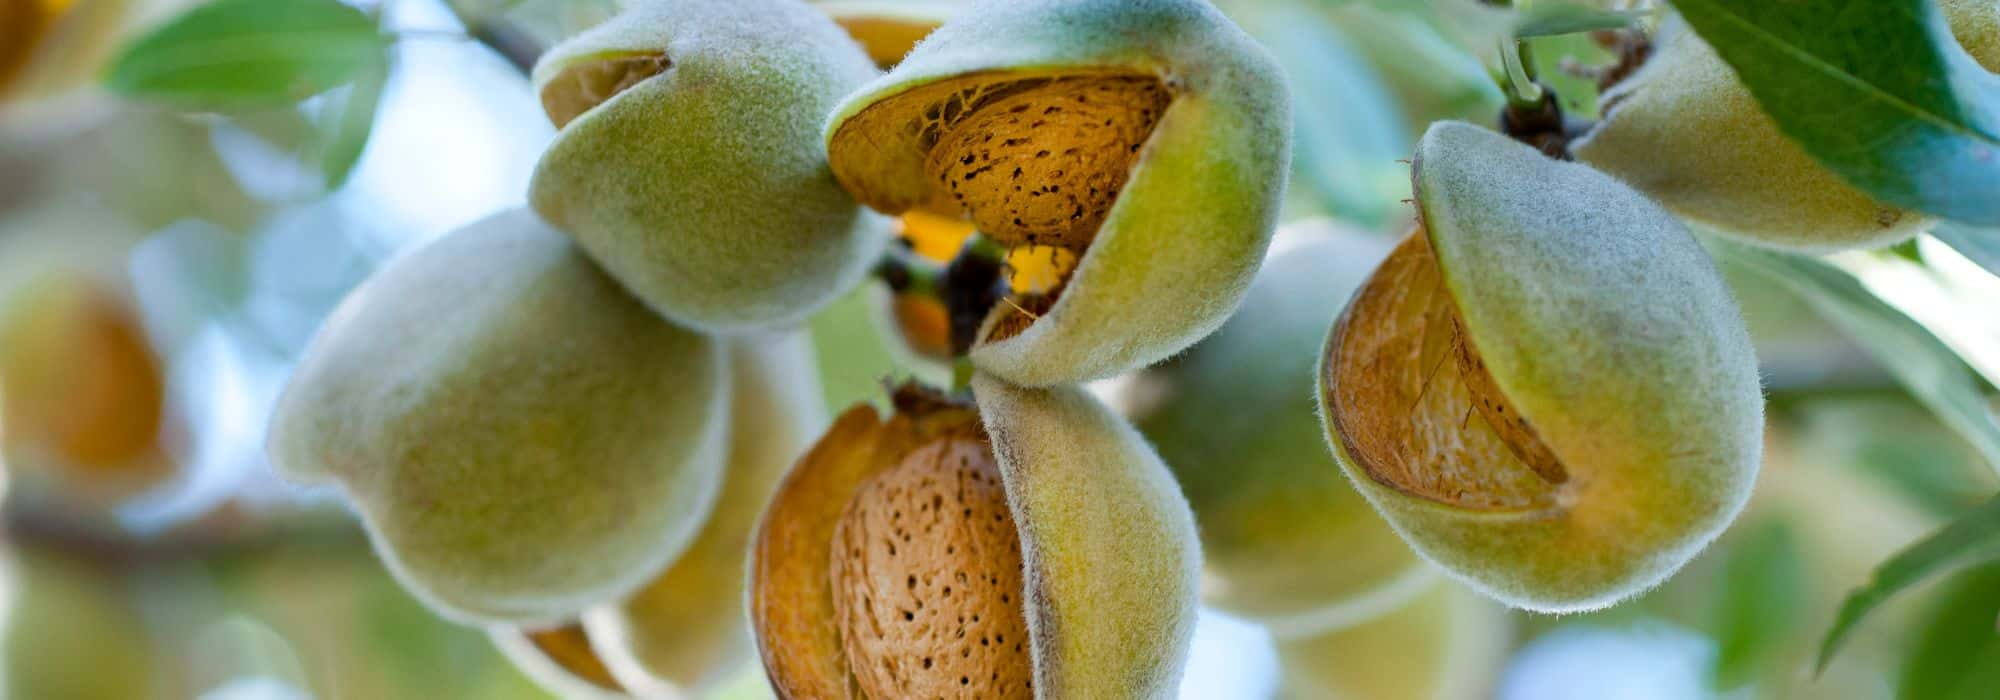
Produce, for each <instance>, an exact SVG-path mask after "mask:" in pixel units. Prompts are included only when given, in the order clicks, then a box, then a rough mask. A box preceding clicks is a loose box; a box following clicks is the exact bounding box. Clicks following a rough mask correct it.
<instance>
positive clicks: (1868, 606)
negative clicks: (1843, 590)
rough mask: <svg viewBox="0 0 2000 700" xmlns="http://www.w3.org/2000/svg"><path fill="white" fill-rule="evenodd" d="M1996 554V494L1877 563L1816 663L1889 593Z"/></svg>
mask: <svg viewBox="0 0 2000 700" xmlns="http://www.w3.org/2000/svg"><path fill="white" fill-rule="evenodd" d="M1995 558H2000V498H1994V499H1993V500H1991V501H1988V502H1987V503H1986V504H1985V505H1982V506H1980V507H1978V508H1977V509H1974V510H1972V511H1971V512H1969V513H1966V514H1965V515H1962V516H1960V517H1959V518H1958V519H1957V520H1954V521H1952V522H1951V523H1950V524H1948V525H1946V526H1944V528H1943V529H1941V530H1938V531H1937V532H1933V533H1931V534H1929V535H1926V536H1925V537H1924V538H1923V539H1921V540H1918V541H1917V542H1916V543H1915V544H1912V545H1910V546H1909V547H1906V548H1904V549H1903V551H1900V552H1897V553H1896V554H1895V555H1893V556H1891V557H1889V559H1888V561H1884V562H1882V564H1881V566H1878V567H1876V568H1875V573H1874V575H1873V576H1871V577H1870V578H1869V580H1868V582H1867V583H1865V584H1862V586H1861V587H1860V588H1857V589H1854V591H1853V592H1852V593H1849V594H1848V595H1847V600H1846V601H1844V602H1842V603H1841V605H1840V612H1839V614H1837V615H1835V616H1834V621H1833V629H1831V630H1829V631H1828V632H1827V633H1826V639H1825V640H1824V641H1822V642H1821V643H1820V648H1819V668H1820V669H1821V670H1824V669H1825V668H1826V664H1827V662H1828V661H1830V660H1832V659H1833V655H1834V653H1835V652H1837V651H1839V650H1840V644H1841V642H1844V641H1846V639H1847V635H1848V633H1850V632H1853V631H1854V627H1855V625H1856V624H1859V623H1860V622H1861V619H1862V618H1863V617H1866V616H1867V615H1868V613H1869V611H1871V610H1874V609H1875V607H1876V606H1879V605H1881V604H1882V603H1883V602H1884V601H1887V600H1888V599H1889V598H1890V597H1891V596H1894V595H1895V594H1896V593H1898V592H1900V591H1902V590H1903V589H1906V588H1909V587H1910V586H1913V585H1915V584H1917V583H1918V582H1920V581H1923V580H1924V579H1927V578H1930V577H1931V576H1935V575H1938V574H1942V573H1946V572H1949V571H1953V570H1956V569H1958V568H1960V567H1963V566H1967V565H1971V564H1977V563H1980V562H1985V561H1991V560H1993V559H1995Z"/></svg>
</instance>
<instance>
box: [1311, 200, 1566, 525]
mask: <svg viewBox="0 0 2000 700" xmlns="http://www.w3.org/2000/svg"><path fill="white" fill-rule="evenodd" d="M1329 351H1330V353H1331V354H1330V355H1329V356H1328V357H1327V360H1326V362H1325V364H1324V369H1323V371H1324V372H1326V374H1327V376H1326V378H1325V379H1326V382H1325V386H1326V387H1328V389H1327V392H1328V395H1327V397H1326V398H1327V406H1328V409H1327V410H1328V412H1329V413H1330V414H1331V416H1330V418H1331V419H1332V421H1333V423H1334V425H1335V427H1336V428H1337V430H1338V432H1339V434H1340V440H1341V442H1342V444H1343V447H1344V448H1345V449H1346V452H1347V453H1348V454H1349V455H1350V456H1351V457H1352V458H1353V459H1354V460H1355V461H1357V462H1359V463H1360V466H1361V467H1362V468H1363V469H1364V470H1365V471H1366V472H1367V473H1368V475H1369V476H1370V477H1372V478H1374V480H1375V481H1377V482H1379V483H1381V484H1383V485H1386V486H1389V487H1392V488H1395V489H1397V490H1399V491H1402V492H1404V493H1408V494H1410V495H1413V496H1416V497H1419V498H1424V499H1427V500H1430V501H1435V502H1437V503H1442V504H1446V505H1450V506H1454V507H1458V508H1464V509H1469V510H1481V511H1519V510H1536V509H1541V508H1545V507H1549V506H1552V505H1555V502H1556V501H1555V499H1556V497H1557V495H1558V491H1559V488H1560V486H1561V485H1562V484H1564V483H1565V482H1567V481H1568V473H1567V471H1566V470H1565V469H1564V467H1563V464H1562V463H1561V462H1560V461H1559V460H1558V459H1557V458H1556V456H1555V454H1554V453H1553V452H1552V451H1550V449H1549V448H1548V446H1547V445H1546V444H1544V443H1543V441H1542V440H1541V438H1540V436H1539V435H1538V434H1537V433H1536V432H1535V428H1534V426H1533V425H1531V424H1530V423H1529V421H1528V420H1527V419H1526V418H1525V417H1523V416H1522V415H1521V414H1520V411H1519V410H1517V409H1516V408H1515V407H1514V406H1513V405H1512V403H1511V402H1509V401H1508V399H1507V397H1506V396H1505V395H1504V394H1503V393H1501V391H1500V389H1499V387H1498V386H1497V385H1496V384H1495V383H1494V381H1493V377H1492V375H1491V374H1490V373H1489V372H1488V371H1487V369H1486V365H1485V363H1484V362H1483V361H1482V360H1481V359H1480V356H1479V352H1478V350H1477V349H1476V348H1474V347H1473V345H1472V342H1471V339H1470V338H1469V337H1468V336H1467V334H1465V333H1464V332H1463V330H1462V326H1461V321H1460V319H1459V316H1458V311H1457V308H1456V306H1455V302H1454V301H1453V300H1452V298H1451V294H1450V293H1449V292H1448V291H1447V290H1446V289H1445V286H1444V280H1443V277H1442V276H1441V275H1440V273H1439V270H1438V266H1437V259H1436V257H1434V256H1433V255H1432V253H1431V247H1430V244H1429V241H1428V239H1427V237H1426V236H1425V235H1424V232H1423V231H1422V230H1421V229H1419V230H1418V231H1417V232H1415V233H1413V234H1411V235H1410V236H1409V237H1408V238H1406V239H1404V241H1403V242H1402V243H1401V244H1400V245H1398V246H1397V247H1396V250H1395V251H1394V252H1392V253H1391V254H1390V255H1389V258H1388V259H1387V260H1385V261H1383V263H1382V265H1381V267H1379V268H1377V269H1376V271H1375V274H1374V276H1373V277H1371V278H1370V279H1369V280H1368V283H1367V284H1366V285H1364V286H1363V287H1362V288H1361V290H1360V291H1359V292H1357V293H1356V294H1355V297H1354V300H1353V301H1352V302H1350V303H1349V305H1348V308H1347V312H1346V313H1345V314H1344V315H1343V316H1342V317H1341V319H1340V323H1339V325H1338V326H1336V327H1335V330H1334V337H1333V340H1332V344H1331V347H1330V348H1329Z"/></svg>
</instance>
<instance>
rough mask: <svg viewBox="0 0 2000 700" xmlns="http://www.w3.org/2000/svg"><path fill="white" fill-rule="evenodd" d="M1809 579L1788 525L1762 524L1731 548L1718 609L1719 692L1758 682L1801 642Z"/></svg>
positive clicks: (1717, 669)
mask: <svg viewBox="0 0 2000 700" xmlns="http://www.w3.org/2000/svg"><path fill="white" fill-rule="evenodd" d="M1805 577H1806V565H1805V560H1804V558H1803V557H1802V556H1800V554H1799V546H1798V538H1797V536H1796V535H1795V534H1793V532H1792V530H1791V527H1790V526H1789V525H1788V524H1786V523H1785V521H1783V520H1779V519H1775V518H1773V519H1766V520H1763V521H1761V522H1758V523H1756V524H1755V525H1753V526H1752V527H1751V528H1749V529H1747V530H1746V531H1745V532H1744V533H1743V534H1742V536H1741V538H1740V539H1738V540H1737V541H1736V542H1735V543H1734V544H1733V545H1732V546H1731V547H1730V548H1729V555H1728V558H1727V559H1725V560H1724V561H1723V565H1722V580H1721V582H1720V584H1721V586H1722V595H1721V598H1720V599H1719V600H1717V601H1716V608H1715V631H1714V635H1713V636H1714V638H1715V642H1716V658H1715V670H1714V673H1715V681H1716V686H1717V687H1718V688H1724V689H1727V688H1736V687H1741V686H1743V685H1744V684H1746V683H1749V682H1750V681H1752V680H1754V675H1755V674H1756V673H1757V672H1758V670H1759V669H1760V668H1762V665H1763V663H1764V662H1765V661H1767V660H1768V659H1769V657H1770V653H1771V652H1772V651H1774V650H1777V649H1779V648H1781V647H1782V646H1783V645H1784V644H1785V643H1786V642H1787V641H1789V640H1791V639H1794V638H1795V637H1794V635H1793V632H1794V630H1795V629H1796V628H1797V627H1798V624H1799V621H1800V618H1801V616H1802V615H1801V614H1802V613H1803V612H1804V610H1803V609H1802V607H1801V606H1802V603H1803V602H1804V600H1805V596H1804V592H1805V589H1806V578H1805Z"/></svg>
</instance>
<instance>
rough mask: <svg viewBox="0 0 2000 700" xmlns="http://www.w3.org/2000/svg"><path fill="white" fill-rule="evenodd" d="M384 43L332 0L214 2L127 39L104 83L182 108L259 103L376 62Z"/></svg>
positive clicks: (309, 91) (307, 90)
mask: <svg viewBox="0 0 2000 700" xmlns="http://www.w3.org/2000/svg"><path fill="white" fill-rule="evenodd" d="M387 47H388V42H387V40H386V39H385V38H384V37H383V36H382V34H381V32H379V31H377V30H376V28H375V21H374V20H373V19H371V18H369V17H368V15H366V14H364V13H362V12H361V11H360V10H357V9H355V8H353V7H350V6H348V5H344V4H341V3H340V2H338V1H337V0H217V1H216V2H212V3H209V4H207V5H203V6H201V7H197V8H195V9H193V10H190V11H188V12H187V13H186V14H183V15H181V16H180V17H178V18H175V19H174V20H173V21H171V22H168V23H167V24H166V25H164V26H162V27H160V28H159V29H156V30H154V31H153V32H152V33H150V34H147V35H146V36H144V37H141V38H140V39H139V40H138V41H136V42H133V43H132V44H131V45H130V46H128V47H126V49H125V52H124V53H123V54H122V55H120V56H119V57H118V60H117V61H116V62H114V63H113V64H112V67H111V72H110V75H109V76H108V77H107V78H106V83H107V85H108V86H109V87H110V88H111V89H112V90H115V91H117V92H120V93H124V94H126V95H131V96H134V97H141V98H146V99H154V100H160V101H164V102H169V103H172V104H174V105H176V106H179V107H182V108H188V109H200V110H226V109H243V108H254V107H268V106H273V105H280V104H287V103H292V102H297V101H299V100H301V99H304V98H306V97H310V96H312V95H316V94H319V93H322V92H325V91H327V90H330V89H333V88H335V87H338V86H340V85H344V84H347V83H348V82H351V81H353V80H355V79H357V78H359V77H361V76H363V75H366V74H368V73H369V71H377V70H380V69H381V66H382V64H383V63H384V62H385V61H386V60H387V59H386V53H387Z"/></svg>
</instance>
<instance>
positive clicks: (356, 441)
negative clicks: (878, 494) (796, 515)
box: [269, 210, 728, 624]
mask: <svg viewBox="0 0 2000 700" xmlns="http://www.w3.org/2000/svg"><path fill="white" fill-rule="evenodd" d="M725 363H726V360H725V358H724V356H723V355H722V353H721V350H720V348H719V344H718V343H717V342H715V341H714V340H711V339H709V338H707V337H704V336H702V335H699V334H696V333H694V332H691V331H688V330H685V329H682V328H679V327H676V326H674V325H672V324H670V323H667V322H666V321H663V320H661V319H660V318H659V317H657V316H654V315H653V314H652V313H650V312H648V311H647V310H646V308H645V307H644V306H643V305H641V304H640V303H639V302H638V301H637V300H635V299H633V298H631V297H630V296H629V295H627V294H626V293H625V292H624V290H622V289H620V288H619V286H618V285H617V283H616V282H614V281H612V280H611V278H609V277H607V276H605V275H604V273H603V272H601V271H599V270H598V269H597V267H596V266H594V265H592V264H590V261H589V260H588V259H586V258H585V257H584V256H583V255H582V254H581V253H580V252H578V251H577V250H576V248H575V246H573V245H571V244H570V243H569V241H568V240H566V239H564V238H563V237H562V235H561V234H559V233H557V232H556V231H554V230H552V229H549V228H548V227H547V226H546V225H545V224H543V223H542V222H541V221H539V220H537V219H536V218H535V217H534V215H533V214H532V213H529V212H526V211H522V210H516V211H511V212H506V213H503V214H499V215H496V216H494V217H492V218H489V219H486V220H484V221H480V222H478V223H475V224H472V225H471V226H469V227H467V228H465V229H461V230H459V231H457V232H455V233H452V234H450V235H448V236H446V237H445V238H443V239H441V240H439V241H437V242H435V243H432V244H429V245H427V246H425V247H424V248H422V249H420V250H418V251H416V252H413V253H410V254H408V255H405V256H404V257H402V258H400V259H398V260H396V261H395V262H393V263H391V264H390V265H389V266H388V267H387V268H385V269H384V270H382V271H381V272H380V273H378V274H377V275H376V276H375V277H374V278H373V279H371V280H369V281H368V282H367V283H366V284H364V285H363V286H362V287H361V288H360V289H358V290H356V291H355V292H354V293H353V294H352V295H350V296H349V297H348V299H347V300H346V301H345V302H343V303H342V304H341V307H340V308H339V310H337V311H336V312H335V313H334V314H333V315H332V316H331V317H329V318H328V319H327V321H326V325H325V326H323V327H322V328H321V329H320V331H319V334H318V335H317V337H315V338H314V340H313V342H312V345H311V347H310V348H308V349H307V351H306V354H305V356H304V359H303V360H301V361H300V364H299V366H298V369H297V370H296V371H295V373H294V374H293V376H292V379H291V382H290V384H289V385H288V386H287V387H286V390H285V393H284V395H283V397H282V398H281V399H280V401H279V403H278V407H277V410H276V412H275V414H274V416H273V418H272V424H271V437H270V446H269V447H270V453H271V458H272V461H273V462H274V463H275V464H276V465H277V467H278V468H279V469H280V470H281V471H282V472H283V473H284V474H286V475H287V476H290V477H292V478H295V479H300V480H306V481H313V482H326V483H332V484H334V485H337V486H339V487H340V489H341V490H342V491H343V492H344V493H345V494H346V496H347V498H348V500H349V502H350V503H351V504H352V505H353V507H354V509H355V510H356V511H358V512H359V513H360V515H361V518H362V522H363V524H364V525H365V526H366V527H367V530H368V532H369V535H370V536H371V539H372V540H373V541H374V543H375V545H376V548H377V550H378V551H379V552H380V553H381V555H382V557H383V559H384V561H386V562H387V563H388V564H389V566H390V569H391V571H392V572H393V573H394V574H395V575H396V577H397V578H398V579H399V580H400V581H401V582H402V583H403V584H404V585H405V586H406V587H407V588H409V589H410V590H411V591H412V592H414V593H415V594H417V596H418V597H419V598H421V599H423V600H424V601H425V602H426V603H428V604H430V606H431V607H432V608H434V609H436V610H437V611H438V612H439V613H440V614H442V615H444V616H446V617H449V618H452V619H454V620H460V621H468V622H501V623H515V624H538V623H545V622H555V621H560V620H562V619H566V618H569V617H572V616H574V615H576V614H577V613H579V612H581V611H582V610H583V609H584V608H585V607H587V606H589V605H592V604H594V603H597V602H600V601H602V600H605V599H608V598H614V597H617V596H621V595H624V594H626V593H629V592H631V591H632V590H633V589H635V588H637V587H638V586H639V585H641V584H643V583H644V582H645V581H646V580H648V579H650V578H651V577H652V576H653V575H654V574H656V573H658V572H659V570H660V568H661V567H662V566H663V565H665V564H666V563H667V562H669V561H671V560H673V559H674V558H675V557H676V556H678V555H679V554H680V553H681V551H682V550H683V549H685V548H686V547H687V545H688V543H689V542H690V541H692V540H693V539H694V536H695V534H696V532H697V531H698V530H699V528H700V527H701V523H702V521H703V519H704V518H705V517H706V516H707V514H708V511H709V508H710V504H711V503H713V502H714V500H715V496H716V491H717V486H718V483H719V482H720V476H721V471H722V459H723V454H722V453H723V442H724V440H723V437H724V434H723V428H724V426H725V422H724V416H726V415H727V412H728V396H727V394H726V393H725V392H724V387H725V384H724V373H725V370H726V364H725Z"/></svg>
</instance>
